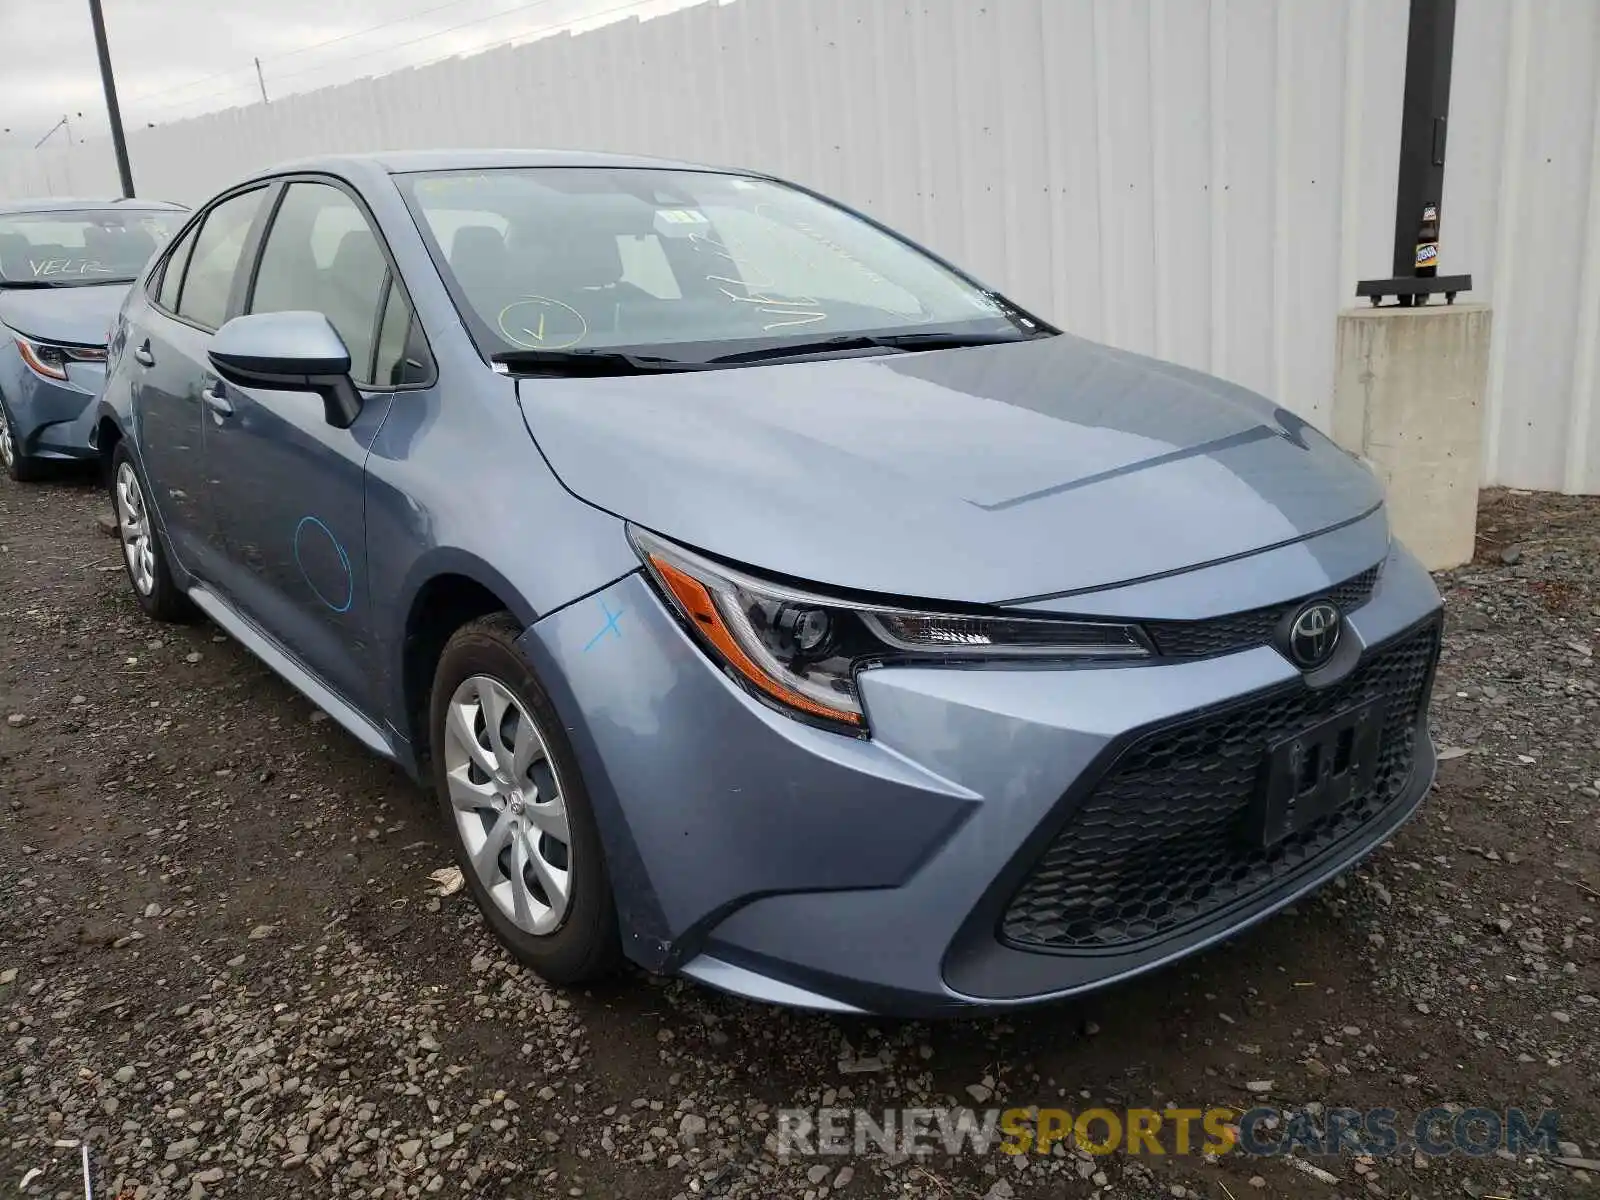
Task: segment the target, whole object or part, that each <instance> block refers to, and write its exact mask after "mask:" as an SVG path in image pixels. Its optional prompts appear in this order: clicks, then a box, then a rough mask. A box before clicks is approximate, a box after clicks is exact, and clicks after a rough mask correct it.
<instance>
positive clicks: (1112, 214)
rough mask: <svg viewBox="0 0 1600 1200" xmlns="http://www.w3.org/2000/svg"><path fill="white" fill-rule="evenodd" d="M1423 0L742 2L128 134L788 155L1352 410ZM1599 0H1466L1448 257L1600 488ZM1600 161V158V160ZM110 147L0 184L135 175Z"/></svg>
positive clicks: (13, 188)
mask: <svg viewBox="0 0 1600 1200" xmlns="http://www.w3.org/2000/svg"><path fill="white" fill-rule="evenodd" d="M1407 14H1408V5H1407V2H1406V0H1292V2H1291V0H736V2H734V3H715V2H710V3H705V4H701V5H699V6H697V7H692V8H686V9H682V10H679V11H677V12H674V13H670V14H667V15H664V16H660V17H657V18H655V19H652V20H647V21H639V20H637V19H628V20H624V21H619V22H617V23H615V24H613V25H608V26H605V27H603V28H600V29H597V30H593V31H590V32H588V33H584V34H581V35H577V36H571V35H565V34H563V35H559V36H556V37H550V38H545V39H542V40H539V41H534V42H529V43H525V44H522V45H517V46H508V47H502V48H500V49H497V50H492V51H489V52H487V53H484V54H480V55H475V56H473V57H470V58H463V59H454V60H450V61H446V62H442V63H437V64H434V65H431V66H427V67H420V68H415V69H410V70H404V71H399V72H396V73H394V74H391V75H387V76H382V77H378V78H374V79H365V80H360V81H356V82H353V83H349V84H345V85H342V86H339V87H334V88H327V89H323V90H320V91H316V92H309V93H305V94H301V95H293V96H288V97H285V98H283V99H281V100H277V101H275V102H273V103H272V104H271V105H259V104H258V105H253V106H251V107H247V108H238V109H231V110H228V111H225V112H221V113H216V114H213V115H209V116H205V117H200V118H197V119H194V120H190V121H183V122H180V123H177V124H173V125H170V126H166V127H161V128H155V129H145V130H139V131H135V132H133V133H131V134H130V137H129V148H130V153H131V157H132V160H133V169H134V174H135V180H136V183H137V184H138V187H139V191H140V192H141V194H144V195H150V196H162V197H169V198H175V199H180V200H186V201H189V202H197V201H199V200H202V199H204V198H205V197H206V195H208V194H209V193H210V192H212V191H214V190H215V189H217V188H219V187H222V186H224V185H226V184H228V183H229V182H231V181H233V180H234V179H236V178H238V177H239V176H240V175H242V174H244V173H245V172H248V171H253V170H256V169H258V168H260V167H263V166H266V165H269V164H271V163H273V162H277V161H282V160H285V159H291V158H296V157H301V156H304V155H307V154H314V153H320V152H327V151H349V150H371V149H403V148H410V147H425V146H474V145H477V146H493V145H525V146H550V147H569V146H584V147H590V148H596V149H607V150H621V151H630V152H637V153H645V154H659V155H665V156H669V157H682V158H691V159H699V160H708V161H712V162H717V163H731V164H739V165H745V166H751V167H756V168H760V169H764V170H769V171H773V172H775V173H777V174H780V175H785V176H788V177H791V178H794V179H797V180H800V181H802V182H805V183H807V184H809V185H811V186H814V187H817V188H820V189H821V190H823V191H825V192H828V193H830V194H833V195H836V196H838V197H840V198H841V199H843V200H846V201H847V202H849V203H851V204H854V205H856V206H857V207H860V208H862V209H864V210H866V211H868V212H870V213H872V214H873V215H874V216H877V217H879V218H881V219H883V220H885V221H887V222H889V223H890V224H892V225H895V226H897V227H899V228H901V229H903V230H905V231H907V232H908V233H910V234H912V235H913V236H915V237H917V238H919V239H920V240H922V241H924V242H925V243H927V244H928V245H930V246H931V247H933V248H934V249H936V250H938V251H939V252H941V253H943V254H945V255H947V256H949V257H951V258H953V259H955V260H957V261H959V262H961V263H962V264H963V265H965V266H967V267H969V268H970V269H972V270H973V271H975V272H976V273H977V274H978V275H980V276H981V277H983V278H984V279H986V280H987V281H989V282H991V283H993V284H994V285H996V286H997V287H999V288H1001V290H1003V291H1005V292H1007V293H1009V294H1010V295H1012V296H1013V297H1015V298H1016V299H1017V300H1019V301H1020V302H1022V303H1024V304H1026V305H1029V306H1031V307H1033V308H1035V309H1037V310H1039V311H1040V312H1042V313H1043V314H1045V315H1046V316H1048V317H1050V318H1051V319H1053V320H1056V321H1058V322H1059V323H1061V324H1063V325H1065V326H1066V327H1068V328H1070V329H1072V330H1074V331H1075V332H1078V333H1082V334H1084V335H1086V336H1089V337H1094V338H1099V339H1102V340H1105V341H1108V342H1111V343H1114V344H1116V345H1119V346H1125V347H1128V348H1131V349H1136V350H1141V351H1146V352H1149V353H1154V354H1158V355H1160V356H1162V357H1166V358H1171V359H1174V360H1176V361H1178V362H1182V363H1185V364H1188V365H1191V366H1196V367H1200V368H1202V369H1206V370H1210V371H1213V372H1216V373H1217V374H1220V375H1224V376H1226V377H1228V378H1230V379H1235V380H1238V381H1239V382H1241V383H1244V384H1246V385H1248V386H1250V387H1253V388H1256V389H1259V390H1261V391H1263V392H1266V393H1268V394H1270V395H1272V396H1274V397H1276V398H1277V399H1279V400H1280V401H1282V402H1283V403H1284V404H1285V405H1286V406H1287V407H1289V408H1291V409H1294V410H1295V411H1297V412H1299V413H1300V414H1302V415H1303V416H1305V417H1307V418H1308V419H1310V420H1312V421H1314V422H1316V423H1318V424H1321V425H1323V426H1326V423H1327V416H1328V412H1329V407H1330V399H1331V390H1332V380H1333V348H1334V322H1335V315H1336V313H1337V312H1338V310H1339V309H1340V308H1341V307H1342V306H1344V305H1346V304H1347V303H1350V302H1352V300H1353V297H1354V288H1355V283H1356V281H1357V279H1359V278H1362V277H1369V276H1383V275H1387V274H1388V273H1389V262H1390V258H1391V242H1392V239H1393V228H1394V186H1395V174H1396V166H1397V158H1398V154H1399V136H1400V129H1399V124H1400V101H1401V95H1402V91H1403V85H1404V70H1405V42H1406V22H1407ZM1597 105H1600V5H1596V4H1594V3H1593V0H1460V4H1459V10H1458V17H1457V46H1456V58H1455V65H1454V82H1453V91H1452V97H1451V122H1450V142H1449V168H1448V180H1447V188H1446V194H1445V196H1444V207H1443V216H1444V269H1445V270H1447V271H1450V272H1455V271H1463V270H1465V271H1471V272H1472V273H1473V275H1474V276H1475V278H1476V280H1477V282H1478V285H1479V286H1478V287H1477V288H1476V289H1475V290H1474V292H1473V293H1472V296H1473V298H1474V299H1487V300H1489V301H1490V302H1491V303H1493V304H1494V306H1495V309H1496V314H1495V320H1496V335H1495V345H1494V350H1493V355H1492V363H1491V368H1490V372H1491V395H1490V400H1489V404H1488V414H1487V420H1488V428H1487V430H1486V439H1487V455H1486V465H1485V472H1486V478H1487V480H1488V481H1490V482H1500V483H1508V484H1513V485H1520V486H1527V487H1538V488H1564V489H1566V490H1571V491H1600V420H1594V419H1591V414H1592V412H1593V409H1594V407H1595V403H1596V400H1595V391H1596V383H1597V374H1596V372H1597V363H1596V349H1597V342H1600V176H1597V155H1600V139H1597V134H1600V118H1597ZM1591 183H1593V184H1595V185H1596V186H1591ZM115 186H116V175H115V168H114V165H113V163H112V159H111V154H110V150H109V147H108V146H107V145H105V144H103V143H102V144H98V145H97V144H86V145H82V146H74V147H71V148H65V147H63V148H56V149H49V150H41V151H36V152H33V151H29V152H22V153H20V154H12V155H10V156H9V157H0V195H6V194H11V195H16V194H23V193H37V192H51V193H56V194H67V193H78V194H83V193H109V192H113V191H114V190H115Z"/></svg>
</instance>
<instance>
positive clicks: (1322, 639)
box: [1285, 600, 1344, 671]
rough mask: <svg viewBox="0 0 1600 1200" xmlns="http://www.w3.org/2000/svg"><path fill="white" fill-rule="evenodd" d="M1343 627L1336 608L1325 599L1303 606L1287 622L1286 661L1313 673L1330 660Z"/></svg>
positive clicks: (1342, 619) (1341, 618) (1342, 621)
mask: <svg viewBox="0 0 1600 1200" xmlns="http://www.w3.org/2000/svg"><path fill="white" fill-rule="evenodd" d="M1343 624H1344V618H1343V617H1342V616H1340V614H1339V609H1338V606H1337V605H1335V604H1333V603H1332V602H1330V601H1327V600H1313V601H1311V602H1310V603H1309V604H1306V605H1305V606H1303V607H1302V608H1301V609H1300V611H1299V612H1297V613H1295V615H1294V618H1293V619H1292V620H1291V621H1290V622H1289V632H1288V637H1287V638H1286V639H1285V641H1286V642H1287V643H1288V645H1287V649H1288V651H1289V659H1290V661H1292V662H1293V663H1294V664H1295V666H1297V667H1299V668H1300V669H1301V670H1304V671H1311V670H1315V669H1316V668H1317V667H1320V666H1322V665H1323V664H1324V663H1326V662H1327V661H1328V660H1329V659H1330V658H1332V657H1333V651H1334V648H1335V647H1337V646H1338V644H1339V628H1340V626H1341V625H1343Z"/></svg>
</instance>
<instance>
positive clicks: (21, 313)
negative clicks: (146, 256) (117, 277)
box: [0, 283, 128, 346]
mask: <svg viewBox="0 0 1600 1200" xmlns="http://www.w3.org/2000/svg"><path fill="white" fill-rule="evenodd" d="M127 294H128V285H127V284H126V283H108V284H105V285H103V286H75V287H60V288H16V289H11V288H5V289H0V323H4V324H5V325H6V326H7V327H8V328H11V329H14V330H16V331H17V332H18V333H25V334H27V335H28V336H29V337H34V338H39V339H41V340H43V341H47V342H75V343H77V344H79V345H83V346H104V345H105V344H106V341H107V340H108V335H109V331H110V328H111V321H112V318H114V317H115V316H116V315H117V309H118V308H120V307H121V306H122V298H123V297H124V296H126V295H127Z"/></svg>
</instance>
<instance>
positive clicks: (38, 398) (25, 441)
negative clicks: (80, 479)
mask: <svg viewBox="0 0 1600 1200" xmlns="http://www.w3.org/2000/svg"><path fill="white" fill-rule="evenodd" d="M4 342H5V344H4V345H3V346H0V394H3V395H4V396H5V401H6V410H7V411H8V412H9V413H10V414H11V433H12V436H13V437H14V438H16V441H17V447H18V449H19V450H20V452H21V453H23V454H25V455H28V456H30V457H34V458H58V459H74V458H89V457H92V456H93V454H94V451H93V449H92V448H91V447H90V445H89V438H90V435H91V434H92V433H93V431H94V426H95V408H96V404H95V402H96V400H98V399H99V396H100V393H101V392H102V391H103V390H104V388H105V382H106V369H105V365H104V364H103V363H73V364H71V365H70V366H68V368H67V378H66V379H64V380H55V379H45V378H44V377H42V376H40V375H38V374H36V373H34V372H33V371H31V370H29V369H28V367H27V366H26V365H25V364H24V363H23V361H22V358H21V356H20V355H18V353H17V348H16V343H15V342H14V341H12V340H11V339H10V338H9V337H7V338H5V339H4Z"/></svg>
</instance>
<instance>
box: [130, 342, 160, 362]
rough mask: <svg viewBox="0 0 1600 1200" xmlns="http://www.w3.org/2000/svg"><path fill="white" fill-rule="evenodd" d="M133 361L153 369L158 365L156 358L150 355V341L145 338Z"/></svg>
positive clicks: (134, 354) (134, 353)
mask: <svg viewBox="0 0 1600 1200" xmlns="http://www.w3.org/2000/svg"><path fill="white" fill-rule="evenodd" d="M133 361H134V362H136V363H139V364H140V365H141V366H146V367H153V366H155V365H156V356H155V355H154V354H151V353H150V339H149V338H145V340H144V341H143V342H141V343H140V345H139V348H138V349H137V350H135V351H134V352H133Z"/></svg>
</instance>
